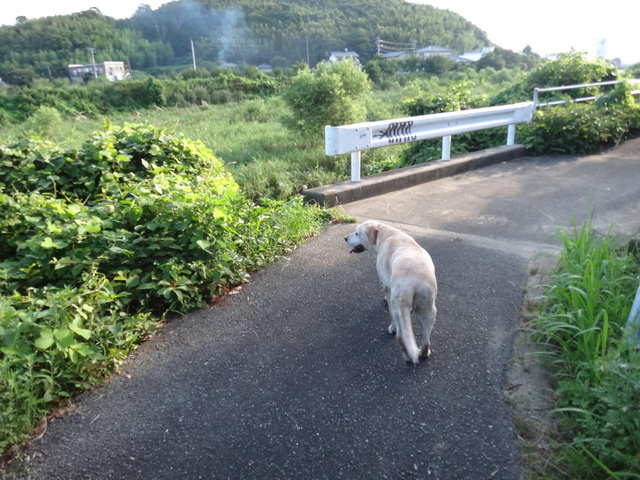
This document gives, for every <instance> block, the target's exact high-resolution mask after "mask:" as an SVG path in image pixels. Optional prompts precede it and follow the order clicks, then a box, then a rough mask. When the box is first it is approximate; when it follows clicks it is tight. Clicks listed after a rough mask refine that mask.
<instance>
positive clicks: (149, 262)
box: [0, 124, 326, 453]
mask: <svg viewBox="0 0 640 480" xmlns="http://www.w3.org/2000/svg"><path fill="white" fill-rule="evenodd" d="M0 205H1V208H0V352H1V356H0V372H1V373H0V400H1V401H0V419H1V420H2V421H1V422H0V425H1V427H0V453H1V452H2V450H3V449H4V448H6V447H7V446H8V445H10V444H12V443H15V442H17V441H19V440H20V439H21V438H22V437H23V436H24V435H25V432H26V431H28V429H29V428H30V427H32V426H33V425H34V422H35V421H36V420H37V418H38V417H39V416H40V415H42V414H43V413H44V412H45V411H46V408H47V407H48V406H49V405H50V404H51V403H52V402H53V401H55V400H56V399H58V398H60V397H64V396H68V395H71V394H72V392H74V391H75V390H77V389H78V388H84V387H86V386H88V385H90V384H91V383H92V382H94V381H96V378H99V377H100V376H101V375H103V374H104V372H105V371H107V372H108V371H110V370H113V368H114V367H115V366H116V365H117V364H118V362H119V361H120V360H121V359H122V357H123V356H124V355H125V354H126V352H127V351H128V350H129V349H130V348H131V346H132V345H134V344H135V343H136V342H137V341H139V340H140V339H141V338H143V337H144V336H146V335H148V334H149V333H150V332H151V331H153V329H154V328H155V321H154V320H153V318H154V317H157V316H160V317H163V316H164V315H166V314H167V313H168V312H171V311H180V312H184V311H186V310H188V309H190V308H194V307H198V306H201V305H204V304H206V303H207V302H210V301H211V300H212V299H213V298H214V297H215V296H216V295H219V294H221V293H223V292H224V291H225V289H228V288H229V287H231V286H232V285H235V284H238V283H240V282H243V281H244V280H245V279H246V278H247V276H248V275H249V273H250V272H251V271H253V270H256V269H258V268H261V267H263V266H265V265H266V264H268V263H269V262H271V261H272V260H273V258H274V257H275V256H276V255H277V254H279V253H280V252H282V251H284V250H285V249H287V248H289V247H290V246H291V245H292V244H295V243H297V242H299V241H301V240H302V239H303V238H304V237H306V236H308V235H309V234H311V233H313V232H315V231H317V230H318V229H319V228H320V227H321V225H322V224H323V223H324V222H325V221H326V219H325V214H324V213H323V212H322V211H321V210H319V209H317V208H310V207H306V206H304V205H303V204H302V202H301V199H300V198H295V199H292V200H290V201H288V202H276V201H264V202H263V204H262V205H261V206H259V205H255V204H253V203H252V202H250V201H249V200H248V199H247V198H246V197H245V196H244V195H243V194H242V193H241V192H240V190H239V188H238V185H237V184H236V182H235V181H234V179H233V178H232V177H231V175H230V174H229V173H228V172H227V171H226V169H225V168H224V166H223V165H222V163H221V161H220V160H218V159H217V158H215V157H214V156H213V155H212V154H211V151H210V150H208V149H207V148H206V147H204V145H203V144H202V143H201V142H193V141H189V140H187V139H186V138H184V137H181V136H177V135H174V134H172V133H170V132H165V131H162V130H159V129H156V128H154V127H151V126H144V125H137V126H136V125H125V126H122V127H113V126H110V125H108V124H107V125H106V128H105V129H104V130H103V131H100V132H97V133H95V134H94V136H93V138H92V139H91V140H90V141H88V142H86V143H85V144H84V145H83V146H82V147H81V148H79V149H77V150H61V149H59V148H58V147H56V146H55V145H53V144H50V143H46V142H42V141H39V140H33V139H32V140H27V141H22V142H19V143H15V144H11V145H6V146H0Z"/></svg>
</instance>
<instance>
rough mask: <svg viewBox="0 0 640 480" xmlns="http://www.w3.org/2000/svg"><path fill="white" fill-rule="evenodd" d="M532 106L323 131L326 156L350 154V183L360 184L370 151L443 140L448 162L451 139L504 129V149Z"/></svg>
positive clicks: (328, 126) (414, 118)
mask: <svg viewBox="0 0 640 480" xmlns="http://www.w3.org/2000/svg"><path fill="white" fill-rule="evenodd" d="M533 108H534V107H533V102H522V103H515V104H513V105H500V106H497V107H486V108H476V109H473V110H462V111H459V112H446V113H435V114H432V115H422V116H418V117H404V118H396V119H393V120H381V121H377V122H365V123H355V124H352V125H343V126H340V127H332V126H330V125H327V126H326V127H325V131H324V135H325V153H326V154H327V155H342V154H345V153H351V181H352V182H359V181H360V170H361V169H360V161H361V156H360V155H361V152H362V151H363V150H370V149H372V148H379V147H387V146H389V145H398V144H402V143H410V142H417V141H420V140H429V139H432V138H440V137H442V160H445V161H446V160H449V159H450V158H451V136H452V135H459V134H461V133H468V132H475V131H478V130H486V129H488V128H494V127H503V126H507V127H508V130H507V145H513V144H514V143H515V133H516V125H517V124H519V123H525V122H529V121H531V118H532V116H533Z"/></svg>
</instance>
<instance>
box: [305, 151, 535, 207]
mask: <svg viewBox="0 0 640 480" xmlns="http://www.w3.org/2000/svg"><path fill="white" fill-rule="evenodd" d="M524 156H527V150H526V149H525V147H524V146H523V145H513V146H502V147H495V148H489V149H487V150H482V151H480V152H474V153H467V154H465V155H460V156H457V157H454V158H452V159H451V160H448V161H446V162H445V161H442V160H438V161H435V162H429V163H424V164H420V165H413V166H411V167H405V168H400V169H398V170H392V171H389V172H382V173H377V174H375V175H370V176H368V177H364V178H363V179H362V180H361V181H360V182H357V183H353V182H351V181H350V180H347V181H344V182H340V183H334V184H333V185H326V186H323V187H318V188H312V189H309V190H304V191H303V192H302V195H303V196H304V198H305V201H306V202H309V203H318V204H320V205H324V206H327V207H334V206H336V205H341V204H345V203H350V202H355V201H357V200H362V199H365V198H369V197H374V196H376V195H382V194H384V193H389V192H393V191H396V190H401V189H403V188H409V187H413V186H415V185H419V184H421V183H427V182H432V181H434V180H438V179H440V178H444V177H450V176H452V175H456V174H458V173H463V172H467V171H469V170H473V169H476V168H480V167H484V166H487V165H493V164H495V163H501V162H506V161H508V160H513V159H515V158H520V157H524Z"/></svg>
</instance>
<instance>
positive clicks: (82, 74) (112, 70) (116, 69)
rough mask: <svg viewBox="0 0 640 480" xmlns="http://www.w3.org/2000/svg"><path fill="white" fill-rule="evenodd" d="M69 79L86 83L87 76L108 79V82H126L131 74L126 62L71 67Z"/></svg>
mask: <svg viewBox="0 0 640 480" xmlns="http://www.w3.org/2000/svg"><path fill="white" fill-rule="evenodd" d="M68 68H69V78H70V79H71V81H72V82H81V83H82V82H84V80H85V78H86V76H87V75H89V76H95V77H106V78H107V80H109V81H111V82H115V81H116V80H126V79H128V78H130V77H131V74H130V73H129V71H128V70H127V68H126V67H125V64H124V62H102V63H96V64H95V65H69V67H68Z"/></svg>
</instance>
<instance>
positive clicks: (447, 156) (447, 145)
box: [442, 135, 451, 162]
mask: <svg viewBox="0 0 640 480" xmlns="http://www.w3.org/2000/svg"><path fill="white" fill-rule="evenodd" d="M442 160H444V161H445V162H446V161H447V160H451V135H445V136H444V137H442Z"/></svg>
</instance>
